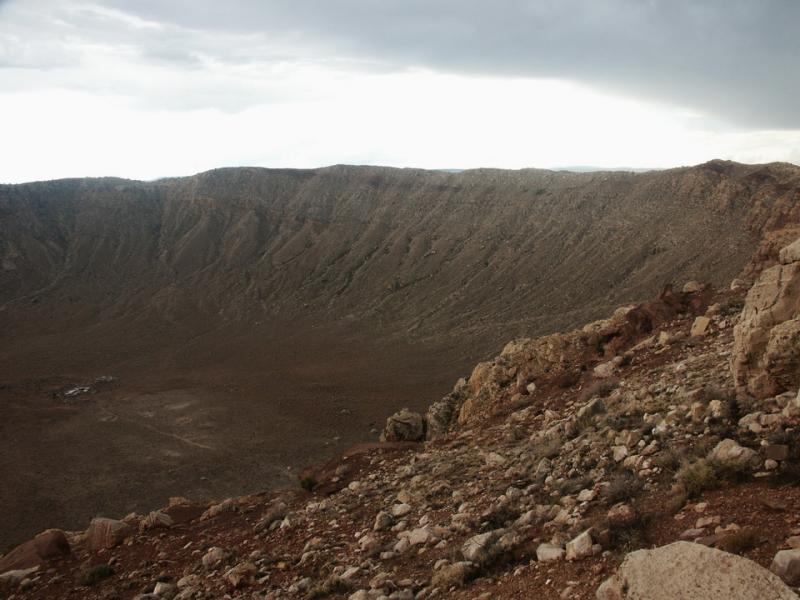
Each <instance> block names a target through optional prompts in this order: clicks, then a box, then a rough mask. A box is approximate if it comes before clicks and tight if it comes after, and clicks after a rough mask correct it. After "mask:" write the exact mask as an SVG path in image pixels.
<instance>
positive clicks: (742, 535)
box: [717, 527, 758, 554]
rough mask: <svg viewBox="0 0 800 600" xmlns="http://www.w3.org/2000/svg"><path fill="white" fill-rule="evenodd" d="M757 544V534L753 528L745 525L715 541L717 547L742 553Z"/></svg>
mask: <svg viewBox="0 0 800 600" xmlns="http://www.w3.org/2000/svg"><path fill="white" fill-rule="evenodd" d="M756 544H758V536H757V535H756V532H755V531H754V530H753V529H750V528H748V527H745V528H744V529H740V530H739V531H734V532H733V533H729V534H727V535H726V536H724V537H723V538H722V539H721V540H720V541H719V542H717V548H719V549H720V550H724V551H725V552H730V553H731V554H742V553H744V552H747V551H748V550H752V549H753V548H755V547H756Z"/></svg>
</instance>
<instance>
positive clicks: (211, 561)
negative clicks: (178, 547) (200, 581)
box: [202, 546, 227, 571]
mask: <svg viewBox="0 0 800 600" xmlns="http://www.w3.org/2000/svg"><path fill="white" fill-rule="evenodd" d="M226 557H227V553H226V552H225V550H223V549H222V548H220V547H218V546H215V547H213V548H209V549H208V552H206V553H205V554H204V555H203V560H202V562H203V567H204V568H205V569H207V570H209V571H210V570H212V569H216V568H217V567H218V566H219V565H220V564H222V562H223V561H224V560H225V558H226Z"/></svg>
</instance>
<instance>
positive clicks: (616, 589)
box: [597, 542, 797, 600]
mask: <svg viewBox="0 0 800 600" xmlns="http://www.w3.org/2000/svg"><path fill="white" fill-rule="evenodd" d="M597 598H598V600H645V599H646V600H719V599H721V598H725V600H765V599H766V598H769V599H770V600H797V596H796V595H795V594H794V592H792V590H791V589H789V588H788V587H787V586H786V584H785V583H783V582H782V581H781V580H780V578H779V577H778V576H777V575H774V574H773V573H770V572H769V571H767V570H766V569H765V568H763V567H761V566H759V565H757V564H756V563H754V562H753V561H751V560H748V559H746V558H742V557H741V556H736V555H735V554H729V553H727V552H722V551H721V550H716V549H714V548H708V547H706V546H703V545H700V544H693V543H691V542H675V543H673V544H669V545H668V546H662V547H660V548H656V549H654V550H637V551H636V552H632V553H630V554H628V555H627V556H626V557H625V560H624V561H623V563H622V565H620V567H619V569H618V570H617V572H616V574H615V575H614V576H612V577H611V578H609V579H607V580H606V581H605V582H604V583H603V584H602V585H601V586H600V587H599V588H598V589H597Z"/></svg>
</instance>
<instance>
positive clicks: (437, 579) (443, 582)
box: [431, 561, 475, 591]
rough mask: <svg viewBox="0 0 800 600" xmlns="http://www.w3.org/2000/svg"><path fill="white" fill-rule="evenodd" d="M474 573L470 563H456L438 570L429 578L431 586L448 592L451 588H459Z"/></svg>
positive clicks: (473, 566) (473, 567)
mask: <svg viewBox="0 0 800 600" xmlns="http://www.w3.org/2000/svg"><path fill="white" fill-rule="evenodd" d="M474 572H475V565H473V564H472V563H470V562H465V561H461V562H456V563H453V564H451V565H446V566H444V567H442V568H441V569H439V570H438V571H437V572H436V573H435V574H434V576H433V577H432V578H431V586H433V587H438V588H441V589H442V590H445V591H446V590H448V589H450V588H451V587H454V586H455V587H460V586H462V585H464V583H465V582H466V581H467V580H468V579H469V578H470V577H471V576H472V574H473V573H474Z"/></svg>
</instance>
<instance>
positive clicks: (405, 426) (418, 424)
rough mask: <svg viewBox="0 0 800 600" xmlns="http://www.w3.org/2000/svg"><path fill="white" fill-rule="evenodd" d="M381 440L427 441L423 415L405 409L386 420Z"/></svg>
mask: <svg viewBox="0 0 800 600" xmlns="http://www.w3.org/2000/svg"><path fill="white" fill-rule="evenodd" d="M381 439H382V440H383V441H385V442H419V441H422V440H424V439H425V420H424V419H423V418H422V415H421V414H419V413H416V412H413V411H410V410H408V409H407V408H404V409H403V410H401V411H400V412H396V413H395V414H393V415H392V416H391V417H389V418H388V419H386V427H385V428H384V430H383V435H382V436H381Z"/></svg>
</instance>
